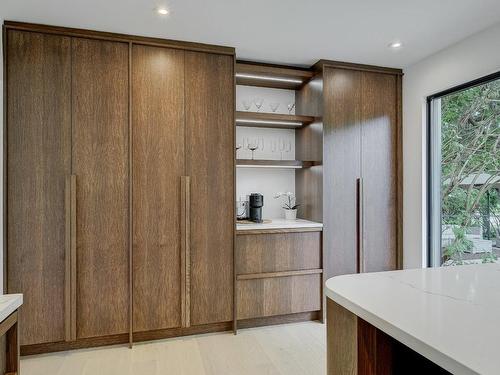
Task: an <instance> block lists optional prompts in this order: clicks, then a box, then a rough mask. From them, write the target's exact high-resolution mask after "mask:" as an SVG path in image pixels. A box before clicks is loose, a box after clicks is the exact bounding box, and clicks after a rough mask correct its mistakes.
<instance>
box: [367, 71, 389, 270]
mask: <svg viewBox="0 0 500 375" xmlns="http://www.w3.org/2000/svg"><path fill="white" fill-rule="evenodd" d="M362 85H363V90H362V103H363V109H362V124H361V139H362V145H361V174H362V176H363V185H364V186H363V218H364V224H363V227H364V230H363V248H364V252H363V254H364V257H363V258H364V270H365V271H366V272H376V271H388V270H394V269H396V267H397V235H398V233H397V202H398V197H397V183H398V179H397V172H398V162H397V160H396V155H397V128H396V126H397V123H396V116H397V113H396V110H397V98H396V94H397V91H396V76H394V75H389V74H381V73H368V72H364V73H363V83H362Z"/></svg>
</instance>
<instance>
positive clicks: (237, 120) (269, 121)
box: [236, 119, 302, 126]
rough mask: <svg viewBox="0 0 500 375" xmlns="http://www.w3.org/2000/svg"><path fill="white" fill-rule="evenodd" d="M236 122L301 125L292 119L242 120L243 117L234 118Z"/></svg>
mask: <svg viewBox="0 0 500 375" xmlns="http://www.w3.org/2000/svg"><path fill="white" fill-rule="evenodd" d="M236 122H237V123H238V124H269V125H287V126H302V123H301V122H294V121H274V120H243V119H236Z"/></svg>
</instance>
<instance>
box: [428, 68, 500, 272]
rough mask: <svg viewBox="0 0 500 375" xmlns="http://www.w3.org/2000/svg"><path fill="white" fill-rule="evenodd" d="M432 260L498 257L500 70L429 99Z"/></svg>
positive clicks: (438, 263)
mask: <svg viewBox="0 0 500 375" xmlns="http://www.w3.org/2000/svg"><path fill="white" fill-rule="evenodd" d="M428 114H429V118H428V123H429V132H428V134H429V148H428V154H429V166H428V167H429V168H428V171H429V175H428V181H429V185H428V206H429V207H428V208H429V209H428V214H429V218H428V219H429V220H428V222H429V228H428V229H429V243H428V245H429V263H430V264H429V265H430V266H441V265H444V266H448V265H458V264H470V263H486V262H500V261H499V257H500V72H499V73H497V74H494V75H491V76H488V77H485V78H482V79H480V80H477V81H474V82H471V83H469V84H466V85H462V86H460V87H457V88H455V89H452V90H448V91H446V92H442V93H439V94H436V95H433V96H431V97H429V98H428Z"/></svg>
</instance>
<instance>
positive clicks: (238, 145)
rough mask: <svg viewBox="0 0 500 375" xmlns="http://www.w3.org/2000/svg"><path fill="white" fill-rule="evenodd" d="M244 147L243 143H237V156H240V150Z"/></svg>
mask: <svg viewBox="0 0 500 375" xmlns="http://www.w3.org/2000/svg"><path fill="white" fill-rule="evenodd" d="M242 147H243V145H242V144H241V143H237V144H236V157H238V150H240V149H241V148H242Z"/></svg>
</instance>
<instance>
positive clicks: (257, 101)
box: [253, 98, 264, 112]
mask: <svg viewBox="0 0 500 375" xmlns="http://www.w3.org/2000/svg"><path fill="white" fill-rule="evenodd" d="M253 103H254V104H255V106H256V107H257V112H259V111H260V108H261V107H262V104H264V99H262V98H255V99H254V101H253Z"/></svg>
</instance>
